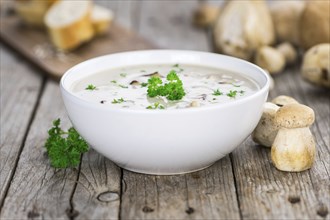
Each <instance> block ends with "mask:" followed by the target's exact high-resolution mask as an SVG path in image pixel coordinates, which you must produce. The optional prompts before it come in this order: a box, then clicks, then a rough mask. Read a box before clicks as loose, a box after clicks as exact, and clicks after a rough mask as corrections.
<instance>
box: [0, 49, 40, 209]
mask: <svg viewBox="0 0 330 220" xmlns="http://www.w3.org/2000/svg"><path fill="white" fill-rule="evenodd" d="M34 71H35V69H34V68H33V67H32V66H31V65H29V64H27V63H26V62H24V61H21V57H20V56H17V55H15V54H13V53H12V51H10V50H8V48H6V47H4V46H3V45H0V77H1V79H0V83H1V85H0V94H1V98H0V112H1V117H0V118H1V122H0V127H1V132H0V133H1V134H0V186H1V187H0V207H1V204H2V203H3V200H4V197H5V194H6V192H7V189H8V187H9V184H10V181H11V178H12V176H13V173H14V172H15V168H16V163H17V160H18V157H19V155H20V152H21V149H22V146H23V142H24V138H25V136H26V132H27V129H28V128H29V126H30V124H29V123H30V120H31V117H32V113H33V111H34V108H35V106H36V103H37V100H38V95H39V93H40V92H41V91H40V88H41V87H42V81H43V80H42V77H40V76H39V75H37V74H35V73H34ZM23 77H24V80H23V79H22V78H23Z"/></svg>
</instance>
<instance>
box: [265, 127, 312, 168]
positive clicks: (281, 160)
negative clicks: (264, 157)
mask: <svg viewBox="0 0 330 220" xmlns="http://www.w3.org/2000/svg"><path fill="white" fill-rule="evenodd" d="M314 157H315V142H314V138H313V135H312V133H311V131H310V130H309V128H308V127H303V128H290V129H289V128H281V129H280V130H279V131H278V133H277V135H276V138H275V140H274V143H273V145H272V149H271V159H272V161H273V163H274V165H275V167H276V168H277V169H279V170H282V171H288V172H299V171H303V170H307V169H309V168H311V167H312V164H313V162H314Z"/></svg>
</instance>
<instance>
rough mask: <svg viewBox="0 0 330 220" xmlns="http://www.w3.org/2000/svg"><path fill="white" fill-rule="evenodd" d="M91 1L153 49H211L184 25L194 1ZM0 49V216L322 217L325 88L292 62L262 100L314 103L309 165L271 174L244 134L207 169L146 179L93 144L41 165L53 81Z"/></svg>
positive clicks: (326, 181)
mask: <svg viewBox="0 0 330 220" xmlns="http://www.w3.org/2000/svg"><path fill="white" fill-rule="evenodd" d="M98 2H99V3H100V4H103V5H106V6H108V7H110V8H111V9H113V10H114V11H115V13H116V15H117V22H118V23H120V24H122V25H124V26H125V27H127V28H131V29H134V30H135V31H136V32H138V33H139V34H140V35H141V36H143V37H145V38H146V39H149V40H150V41H153V42H154V43H155V44H156V45H158V46H159V47H162V48H178V49H192V50H203V51H211V50H212V48H211V47H210V45H211V44H210V42H209V39H208V34H207V33H206V32H204V31H202V30H198V29H195V28H194V27H193V26H192V25H191V14H192V11H193V9H194V8H195V7H196V6H197V4H198V2H197V1H193V0H191V1H176V2H175V3H174V2H173V1H143V2H142V1H98ZM213 2H214V3H215V4H218V2H216V1H213ZM0 50H1V51H0V60H1V64H0V67H1V99H0V101H1V103H0V110H1V142H0V147H1V148H0V165H1V167H0V170H1V172H0V186H1V189H0V208H1V213H0V218H1V219H44V218H46V219H48V218H53V219H330V214H329V210H330V175H329V173H330V143H329V142H330V91H329V90H327V91H326V90H323V89H319V88H316V87H314V86H311V85H309V84H308V83H306V82H304V81H303V80H302V79H301V77H300V75H299V68H298V67H290V68H288V69H287V70H286V71H285V72H284V73H283V74H281V75H278V76H276V77H275V83H276V86H275V89H274V90H273V91H272V92H271V93H270V98H272V97H275V96H277V95H280V94H285V95H290V96H293V97H294V98H296V99H297V100H298V101H300V102H301V103H304V104H307V105H309V106H311V107H312V108H313V109H314V110H315V113H316V122H315V124H314V125H313V126H312V127H311V130H312V132H313V134H314V135H315V139H316V143H317V151H318V153H317V159H316V162H315V164H314V166H313V167H312V169H310V170H308V171H304V172H301V173H285V172H280V171H278V170H276V169H275V168H274V166H273V165H272V164H271V162H270V158H269V153H270V151H269V149H268V148H263V147H260V146H257V145H255V144H254V143H253V142H252V141H251V139H250V138H249V139H247V140H246V141H245V142H244V143H243V144H242V145H241V146H240V147H238V148H237V149H236V150H235V151H234V152H233V153H232V154H230V155H229V156H227V157H225V158H223V159H222V160H220V161H218V162H217V163H215V164H214V165H213V166H211V167H210V168H208V169H205V170H202V171H199V172H195V173H191V174H186V175H177V176H150V175H143V174H137V173H133V172H130V171H126V170H123V169H120V168H119V167H117V166H116V165H115V164H114V163H112V162H111V161H109V160H107V159H105V158H104V157H103V156H101V155H99V154H98V153H96V152H95V151H93V150H91V151H90V152H88V153H86V154H84V155H83V159H82V162H81V164H80V166H79V167H78V168H77V169H66V170H54V169H53V168H51V167H50V166H49V163H48V159H47V157H46V156H45V154H44V152H45V150H44V147H43V145H44V142H45V139H46V138H47V129H48V128H49V127H50V126H51V121H52V120H53V119H55V118H57V117H61V119H62V121H63V125H64V127H69V126H70V122H69V120H68V118H67V116H66V113H65V109H64V106H63V103H62V101H61V96H60V92H59V88H58V85H57V83H56V82H54V81H53V80H52V79H49V78H46V77H44V76H43V75H42V74H41V73H43V72H42V71H41V70H40V69H38V68H36V67H35V66H33V65H31V64H29V63H28V62H27V61H25V60H24V59H23V57H21V56H20V55H18V54H16V53H15V52H14V51H13V50H11V49H9V48H8V47H6V46H4V45H1V47H0Z"/></svg>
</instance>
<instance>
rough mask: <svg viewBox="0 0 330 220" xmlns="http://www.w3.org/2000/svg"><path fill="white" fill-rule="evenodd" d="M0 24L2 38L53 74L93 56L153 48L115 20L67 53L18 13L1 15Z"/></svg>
mask: <svg viewBox="0 0 330 220" xmlns="http://www.w3.org/2000/svg"><path fill="white" fill-rule="evenodd" d="M0 25H1V29H0V30H1V31H0V39H1V40H2V41H4V42H5V43H7V44H8V45H9V46H11V47H12V48H14V49H15V50H16V51H18V52H19V53H21V54H22V55H23V56H24V57H26V58H27V59H29V60H30V61H32V62H33V63H35V64H36V65H38V66H39V67H40V68H42V69H43V70H44V71H45V72H46V73H48V74H50V75H51V76H52V77H55V78H59V77H61V76H62V75H63V74H64V73H65V71H66V70H68V69H69V68H70V67H72V66H74V65H76V64H78V63H80V62H82V61H85V60H87V59H90V58H93V57H97V56H102V55H106V54H111V53H116V52H122V51H130V50H143V49H152V48H156V47H155V46H154V45H153V44H151V43H150V42H148V41H147V40H145V39H143V38H141V37H139V36H138V35H137V34H135V33H134V32H132V31H129V30H127V29H125V28H123V27H121V26H120V25H118V24H116V23H114V24H112V26H111V28H109V31H108V32H107V33H106V34H105V35H104V36H100V37H96V38H94V39H93V40H92V41H90V42H88V43H86V44H84V45H82V46H80V47H79V48H77V49H76V50H75V51H73V52H70V53H64V52H60V51H57V50H56V49H55V48H54V47H53V45H52V44H51V42H50V39H49V36H48V34H47V32H46V31H45V30H41V29H39V30H38V29H33V28H30V27H27V26H24V25H23V24H22V23H21V21H20V20H19V18H18V17H17V16H14V15H11V16H6V17H1V22H0Z"/></svg>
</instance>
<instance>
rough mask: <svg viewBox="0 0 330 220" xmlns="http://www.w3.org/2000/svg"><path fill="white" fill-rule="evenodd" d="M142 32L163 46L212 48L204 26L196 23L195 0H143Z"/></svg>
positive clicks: (192, 48) (190, 48) (172, 47)
mask: <svg viewBox="0 0 330 220" xmlns="http://www.w3.org/2000/svg"><path fill="white" fill-rule="evenodd" d="M141 4H142V5H141V13H140V14H141V15H140V23H139V29H138V32H139V33H140V35H141V36H144V37H145V38H147V39H150V40H152V41H153V42H155V43H156V44H157V45H158V46H160V47H161V48H166V49H186V50H202V51H209V50H210V49H211V48H210V47H209V46H210V44H209V41H208V39H207V35H206V34H205V32H204V31H203V30H202V29H198V28H195V27H194V26H193V24H192V20H193V19H192V16H193V11H194V10H195V9H196V8H197V6H198V1H197V0H192V1H177V2H174V1H171V0H169V1H143V2H142V3H141Z"/></svg>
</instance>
